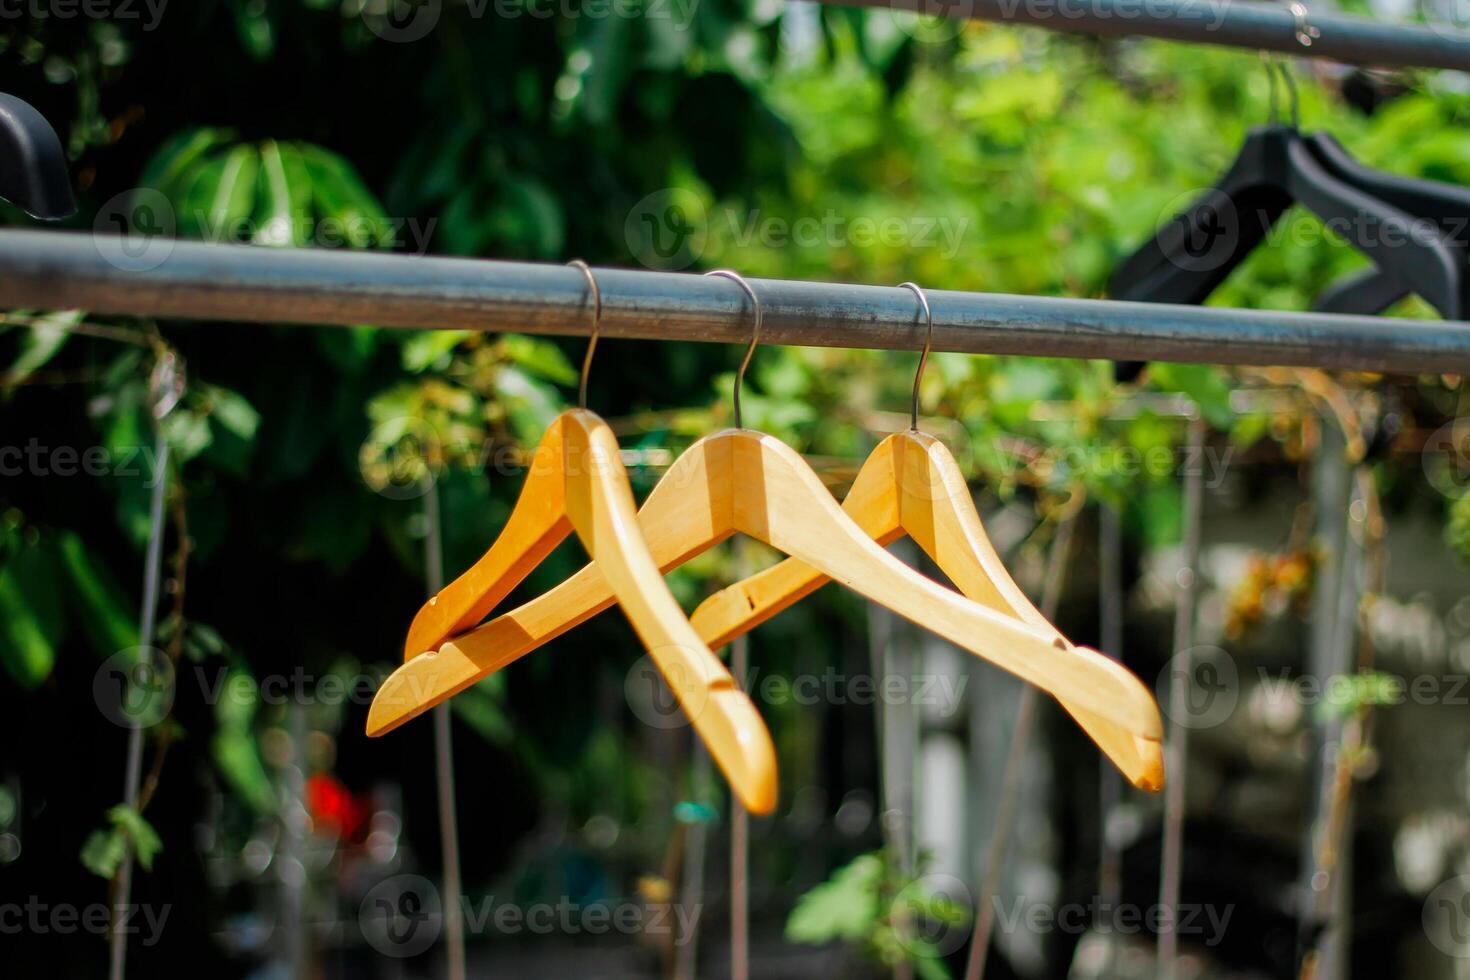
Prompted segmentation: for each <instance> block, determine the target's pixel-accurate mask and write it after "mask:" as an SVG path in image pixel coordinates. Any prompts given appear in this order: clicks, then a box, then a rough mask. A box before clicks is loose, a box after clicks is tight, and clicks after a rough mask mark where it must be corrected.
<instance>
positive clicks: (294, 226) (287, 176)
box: [251, 140, 311, 246]
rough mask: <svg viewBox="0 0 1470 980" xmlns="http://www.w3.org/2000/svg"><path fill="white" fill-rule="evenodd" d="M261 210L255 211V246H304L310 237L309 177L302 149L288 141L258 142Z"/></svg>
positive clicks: (252, 239) (253, 239)
mask: <svg viewBox="0 0 1470 980" xmlns="http://www.w3.org/2000/svg"><path fill="white" fill-rule="evenodd" d="M259 181H260V188H259V199H260V209H259V211H258V212H257V213H256V223H255V234H254V236H253V237H252V238H251V241H253V242H254V243H255V244H257V245H276V246H284V245H305V244H307V241H308V240H309V238H310V234H309V229H308V223H309V222H310V220H311V177H310V175H309V174H307V173H306V168H305V164H303V163H302V161H301V152H300V151H299V150H297V149H296V147H294V146H292V145H290V144H282V143H278V142H276V141H275V140H266V141H265V142H263V143H261V144H260V176H259Z"/></svg>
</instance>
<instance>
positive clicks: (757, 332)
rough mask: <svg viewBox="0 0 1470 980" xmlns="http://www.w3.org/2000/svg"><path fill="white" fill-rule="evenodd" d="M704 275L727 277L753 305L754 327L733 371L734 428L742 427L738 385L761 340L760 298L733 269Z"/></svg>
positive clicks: (719, 270) (742, 381)
mask: <svg viewBox="0 0 1470 980" xmlns="http://www.w3.org/2000/svg"><path fill="white" fill-rule="evenodd" d="M705 275H707V276H720V277H721V278H723V279H729V280H730V281H731V282H733V283H735V284H736V285H738V286H739V287H740V288H741V289H743V290H745V295H747V296H749V297H750V302H751V304H752V305H753V306H754V307H755V329H754V330H753V331H751V334H750V346H749V347H747V348H746V349H745V357H744V359H742V360H741V362H740V370H739V371H736V372H735V428H737V429H742V428H744V426H743V425H742V424H741V420H740V387H741V385H743V384H744V383H745V369H746V368H748V367H750V359H751V358H752V357H754V356H755V348H756V345H757V344H759V343H760V342H761V317H762V315H763V314H762V312H761V300H760V297H759V296H757V295H756V294H755V290H754V289H751V288H750V283H748V282H746V281H745V277H744V276H742V275H741V274H740V273H738V272H735V271H734V270H733V269H715V270H713V271H710V272H706V273H705Z"/></svg>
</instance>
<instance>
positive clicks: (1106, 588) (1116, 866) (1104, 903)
mask: <svg viewBox="0 0 1470 980" xmlns="http://www.w3.org/2000/svg"><path fill="white" fill-rule="evenodd" d="M1097 534H1098V571H1099V575H1098V637H1099V647H1100V649H1101V651H1102V652H1103V654H1105V655H1106V656H1108V657H1110V658H1112V659H1113V660H1116V661H1120V662H1121V661H1122V659H1123V521H1122V515H1121V514H1120V513H1119V512H1118V508H1116V507H1114V506H1112V505H1111V504H1106V503H1105V504H1103V505H1102V506H1101V507H1099V508H1098V529H1097ZM1099 766H1100V770H1099V774H1098V806H1097V812H1098V824H1099V827H1098V831H1099V833H1098V842H1099V846H1098V855H1099V856H1098V868H1097V881H1098V885H1097V893H1098V897H1099V898H1100V899H1101V902H1100V903H1099V905H1098V908H1099V909H1115V908H1117V907H1118V904H1119V903H1120V902H1121V901H1122V899H1123V855H1122V852H1121V851H1119V849H1118V848H1117V847H1116V846H1115V845H1114V844H1113V842H1112V841H1111V840H1110V839H1109V837H1108V820H1109V818H1110V817H1111V816H1112V814H1113V811H1114V810H1115V809H1116V808H1117V807H1118V805H1119V804H1120V803H1121V802H1122V800H1123V779H1122V777H1121V776H1120V775H1119V774H1118V770H1117V768H1116V767H1115V766H1114V765H1113V764H1112V762H1111V761H1109V760H1108V759H1106V758H1103V759H1100V760H1099Z"/></svg>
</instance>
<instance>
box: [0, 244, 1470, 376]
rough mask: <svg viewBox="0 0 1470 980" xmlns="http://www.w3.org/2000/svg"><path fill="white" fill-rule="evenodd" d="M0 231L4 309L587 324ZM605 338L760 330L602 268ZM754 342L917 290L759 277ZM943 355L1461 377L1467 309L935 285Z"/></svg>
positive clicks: (269, 265)
mask: <svg viewBox="0 0 1470 980" xmlns="http://www.w3.org/2000/svg"><path fill="white" fill-rule="evenodd" d="M140 243H141V240H140V239H126V238H120V237H118V236H107V235H89V234H82V233H68V232H46V231H4V232H0V308H6V309H30V310H36V309H84V310H88V311H91V312H93V313H103V314H107V313H113V314H133V315H140V316H157V317H164V318H168V317H179V318H187V319H194V320H234V321H255V322H271V323H299V324H319V325H338V326H349V325H354V324H363V323H371V324H376V325H379V326H385V327H404V328H412V329H434V328H458V329H472V330H489V331H517V332H521V333H543V334H568V335H586V334H588V333H589V332H590V327H591V324H592V311H591V309H590V306H589V302H588V296H587V280H586V278H585V276H584V275H583V274H582V273H581V272H580V271H579V270H578V269H576V268H572V267H569V266H563V265H542V264H534V263H527V262H500V261H491V260H484V259H452V258H432V257H426V256H408V255H394V254H391V253H374V252H360V251H342V250H329V249H291V248H280V249H277V248H267V247H263V246H258V245H209V244H202V243H199V242H182V241H166V240H163V239H156V238H155V239H151V240H150V241H148V243H147V244H146V245H142V244H140ZM597 281H598V284H599V286H600V287H601V290H602V305H603V317H602V325H601V327H600V334H601V336H604V337H612V338H616V337H625V338H639V339H647V340H696V341H708V342H714V343H727V344H739V343H743V342H745V341H748V340H749V339H750V332H751V328H752V326H753V320H752V317H751V313H752V311H751V309H750V308H749V303H748V301H747V300H746V297H745V294H744V293H743V292H742V291H741V290H740V289H737V288H735V286H734V284H732V283H731V282H729V281H728V280H724V279H718V278H708V277H705V276H699V275H691V274H687V273H673V272H647V271H632V270H627V269H598V270H597ZM750 284H751V286H752V287H753V288H754V289H755V291H756V293H757V294H758V295H759V296H760V299H761V306H762V310H763V312H764V314H765V319H764V323H763V325H762V328H761V342H762V343H763V344H791V345H797V346H809V347H863V348H870V349H877V350H918V349H919V348H920V347H921V346H922V345H923V342H924V326H925V324H924V321H923V319H922V317H921V316H920V314H919V311H918V307H917V304H916V303H915V302H914V294H913V293H912V292H910V291H909V290H907V289H899V288H896V287H893V286H851V285H837V284H831V283H819V282H793V281H789V280H779V279H752V280H751V281H750ZM929 301H930V304H931V305H932V307H933V311H934V326H933V348H934V350H937V351H958V352H962V353H987V354H1029V355H1037V356H1048V357H1083V358H1112V359H1115V360H1128V359H1139V358H1144V359H1148V360H1156V361H1186V362H1197V363H1210V364H1253V365H1292V366H1315V367H1323V368H1333V369H1350V370H1369V371H1387V372H1402V373H1432V374H1438V373H1470V323H1464V322H1443V321H1430V320H1404V319H1390V318H1384V317H1368V316H1343V315H1327V314H1314V313H1273V312H1266V311H1261V310H1234V309H1220V308H1214V307H1196V306H1172V305H1166V304H1152V303H1123V302H1115V301H1110V300H1083V299H1057V298H1047V297H1036V296H1010V295H1004V294H998V293H968V292H953V291H943V290H933V291H930V292H929Z"/></svg>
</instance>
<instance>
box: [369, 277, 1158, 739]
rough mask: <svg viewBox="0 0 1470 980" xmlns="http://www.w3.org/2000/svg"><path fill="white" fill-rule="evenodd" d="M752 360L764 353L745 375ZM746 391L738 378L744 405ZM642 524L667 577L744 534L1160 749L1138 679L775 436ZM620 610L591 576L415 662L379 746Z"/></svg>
mask: <svg viewBox="0 0 1470 980" xmlns="http://www.w3.org/2000/svg"><path fill="white" fill-rule="evenodd" d="M732 278H734V277H733V276H732ZM736 281H737V282H738V283H739V284H740V285H741V286H742V288H744V289H745V290H746V292H747V293H748V294H749V295H750V296H751V298H752V300H754V301H755V307H756V337H755V339H756V340H758V338H759V326H760V306H759V301H758V300H757V299H756V297H755V296H754V293H753V292H752V291H751V290H750V287H749V286H748V284H746V283H745V282H744V281H743V280H740V279H738V278H737V279H736ZM754 347H755V343H754V340H753V342H752V345H751V347H750V349H749V350H747V351H746V357H745V362H744V364H742V367H741V375H743V373H744V367H745V365H747V364H749V362H750V356H751V354H752V353H753V351H754ZM739 383H740V378H739V376H737V382H736V384H737V391H738V385H739ZM737 406H738V401H737ZM737 421H738V417H737ZM637 520H638V523H639V525H640V526H641V527H642V529H643V532H644V538H645V540H646V541H647V542H648V546H649V551H650V553H651V554H652V556H653V560H654V562H655V563H656V564H657V565H658V567H659V568H660V569H662V570H664V571H667V570H668V569H670V568H673V567H675V566H677V565H679V564H681V563H683V562H684V561H687V560H688V559H689V558H691V557H693V556H694V555H697V554H699V553H701V552H703V551H705V550H706V549H708V548H710V547H712V546H713V545H715V544H717V543H719V542H720V541H723V540H725V539H726V538H728V537H730V536H731V535H733V534H735V533H737V532H739V533H744V534H747V535H749V536H751V537H754V538H757V539H759V540H761V541H764V542H766V543H767V544H769V545H771V546H772V547H774V548H776V549H777V550H778V551H782V552H785V553H786V554H787V555H790V556H792V557H795V558H799V559H801V560H802V561H803V562H805V563H806V564H808V565H811V566H812V567H814V568H816V569H817V570H818V571H819V572H821V573H822V574H823V575H826V576H827V577H829V578H831V579H834V580H836V581H838V582H841V583H842V584H844V585H846V586H847V587H848V588H851V589H853V590H854V591H856V592H858V593H860V594H862V595H864V596H866V597H867V598H869V599H871V600H872V601H874V602H877V603H879V604H881V605H883V606H886V607H888V608H890V609H892V610H893V611H895V612H897V613H898V614H899V615H901V616H904V617H905V618H907V619H910V620H912V621H914V622H916V623H919V624H921V625H922V626H924V627H925V628H927V629H929V630H931V631H933V632H935V633H938V634H939V635H941V636H943V637H945V638H946V639H948V640H950V641H951V642H952V643H954V644H955V645H957V646H959V647H962V648H964V649H966V650H969V651H971V652H972V653H975V654H977V655H979V656H982V657H984V658H985V659H987V660H990V661H992V662H994V663H996V664H997V665H999V666H1001V667H1002V668H1004V669H1006V670H1009V671H1010V672H1011V673H1014V674H1016V675H1017V676H1019V677H1021V678H1022V679H1023V680H1027V681H1029V682H1031V683H1033V684H1035V685H1037V686H1038V687H1040V688H1042V689H1043V690H1046V691H1049V692H1050V693H1052V694H1054V695H1056V696H1058V697H1059V698H1064V699H1066V700H1068V701H1069V702H1070V703H1073V704H1075V705H1077V706H1079V707H1081V708H1082V709H1083V710H1084V711H1087V712H1089V713H1091V714H1093V715H1095V716H1097V717H1099V718H1101V719H1103V720H1105V721H1108V722H1110V723H1112V724H1113V725H1116V726H1117V727H1119V728H1122V729H1123V730H1125V731H1127V732H1130V733H1132V734H1134V735H1136V736H1138V737H1141V738H1144V739H1150V740H1155V741H1156V740H1158V739H1159V738H1160V737H1161V735H1162V726H1161V723H1160V719H1159V710H1158V706H1157V704H1155V703H1154V700H1153V697H1152V696H1151V695H1150V694H1149V692H1148V690H1147V688H1145V687H1144V686H1143V684H1142V683H1141V682H1140V681H1139V680H1138V679H1137V678H1136V677H1134V676H1133V675H1132V674H1131V673H1129V672H1128V671H1127V670H1124V669H1121V668H1119V667H1118V665H1116V664H1114V663H1113V662H1112V661H1110V660H1108V659H1107V658H1106V657H1104V656H1102V655H1101V654H1098V653H1096V652H1094V651H1090V650H1085V649H1080V648H1071V647H1069V646H1067V644H1066V643H1065V641H1062V640H1061V639H1060V638H1059V637H1057V636H1055V634H1054V633H1051V634H1049V633H1048V632H1043V631H1041V630H1038V629H1036V628H1034V627H1032V626H1028V625H1025V624H1023V623H1021V622H1019V621H1018V620H1016V619H1014V618H1011V617H1010V616H1006V615H1002V614H1001V613H998V612H996V611H995V610H993V609H989V608H986V607H985V606H982V605H980V604H978V603H976V602H973V601H971V600H969V599H967V598H965V597H964V596H961V595H959V594H958V593H956V592H953V591H951V590H948V589H945V588H944V587H943V586H940V585H939V584H938V583H936V582H934V581H932V580H930V579H928V578H925V577H924V576H922V575H920V574H919V573H918V572H916V571H914V570H913V569H911V568H909V567H908V566H907V565H905V564H903V562H901V561H899V560H898V559H896V558H894V557H893V556H892V555H890V554H888V552H886V551H884V550H883V548H882V547H880V546H879V545H878V544H877V543H875V542H874V541H873V539H872V537H870V536H869V535H868V534H866V533H864V531H863V529H862V528H861V527H859V526H858V525H857V524H855V523H854V522H853V521H852V519H851V518H850V517H848V516H847V515H846V514H844V513H843V511H842V510H841V509H840V508H839V507H838V505H837V502H836V501H835V500H833V499H832V496H831V494H830V493H828V492H827V490H826V488H825V487H823V486H822V483H821V481H820V479H818V477H817V475H816V474H815V473H813V472H812V470H811V468H810V467H809V466H807V465H806V462H805V461H804V460H803V459H802V458H801V457H800V456H799V455H798V454H797V453H796V452H795V450H793V449H791V448H790V447H789V446H786V445H785V444H784V443H782V442H781V441H780V440H778V439H776V438H774V437H773V436H768V435H764V434H762V433H759V432H754V431H751V430H748V429H740V428H736V429H727V430H725V431H723V432H719V433H716V434H714V435H712V436H708V437H706V438H704V439H702V440H700V441H699V442H697V443H695V444H694V445H693V446H691V447H690V448H689V449H688V450H686V451H685V452H684V453H683V454H682V455H681V456H680V457H679V458H678V459H677V460H675V462H674V464H673V466H671V467H670V469H669V470H668V472H667V473H665V474H664V477H663V479H662V480H660V481H659V483H658V484H657V486H655V487H654V489H653V492H652V493H650V495H649V497H648V499H647V501H645V503H644V505H643V508H642V510H641V511H640V512H639V514H638V517H637ZM612 601H613V600H612V597H611V596H610V595H609V582H608V581H607V580H606V577H605V575H604V572H603V571H602V569H601V568H600V567H598V565H597V563H596V562H594V563H593V564H591V565H588V566H587V567H585V568H583V569H582V570H581V571H579V572H577V573H576V574H575V575H573V576H572V577H571V578H570V579H568V580H567V581H566V582H563V583H562V584H561V585H559V586H557V587H556V588H554V589H552V590H551V591H550V592H547V593H546V594H545V595H543V596H541V597H539V598H537V599H534V600H532V601H531V602H529V603H527V604H525V605H524V606H521V607H520V608H518V609H516V610H513V611H512V612H509V613H507V614H505V615H503V616H501V617H498V618H497V619H495V620H493V621H491V622H489V623H487V624H485V625H484V626H482V627H479V628H478V629H475V630H472V631H471V632H469V633H467V634H465V635H463V636H458V637H455V638H454V639H453V640H451V641H449V642H447V643H444V644H443V645H442V646H440V648H439V650H438V653H437V654H436V655H434V656H433V657H416V658H414V659H412V660H410V661H408V662H407V663H405V664H403V665H402V666H401V667H399V668H398V670H396V671H395V672H394V673H393V674H392V675H391V676H390V677H389V678H388V679H387V680H386V681H385V682H384V684H383V687H382V688H381V689H380V690H379V693H378V697H377V698H376V699H375V700H374V703H373V706H372V709H371V710H370V712H369V715H368V731H369V733H370V734H378V733H381V732H383V731H388V730H390V729H391V728H393V727H396V726H397V725H399V724H402V723H403V721H405V720H407V718H408V717H412V715H411V714H406V713H405V708H406V707H407V706H409V705H422V707H417V708H416V710H415V712H414V713H417V712H418V711H422V710H424V709H425V708H426V707H428V706H430V705H432V704H434V703H437V702H438V701H441V700H443V699H444V698H445V697H447V696H448V695H449V694H450V693H453V691H457V690H461V689H463V688H464V687H465V686H468V685H469V684H472V683H474V682H475V681H476V680H478V679H479V678H481V677H484V676H485V675H487V674H489V673H491V672H493V671H495V670H499V669H500V668H502V667H504V666H505V665H506V664H508V663H510V662H512V661H514V660H515V659H517V658H519V657H520V656H523V655H524V654H525V653H527V652H529V651H530V650H533V649H535V648H536V647H537V646H539V645H540V644H542V643H545V642H547V641H548V640H549V639H551V638H552V637H554V636H557V635H560V634H561V633H562V632H565V631H566V630H568V629H570V628H571V627H572V626H574V625H576V624H577V623H580V622H583V621H585V620H586V619H588V618H590V617H591V616H593V615H596V614H597V613H598V612H600V611H602V610H603V609H605V608H607V606H608V605H611V603H612Z"/></svg>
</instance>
